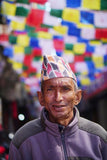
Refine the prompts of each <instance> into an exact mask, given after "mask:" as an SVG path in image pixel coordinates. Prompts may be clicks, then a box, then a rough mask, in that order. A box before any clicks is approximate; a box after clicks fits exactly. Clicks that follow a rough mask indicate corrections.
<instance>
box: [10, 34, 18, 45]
mask: <svg viewBox="0 0 107 160" xmlns="http://www.w3.org/2000/svg"><path fill="white" fill-rule="evenodd" d="M9 42H10V43H11V44H16V42H17V36H14V35H9Z"/></svg>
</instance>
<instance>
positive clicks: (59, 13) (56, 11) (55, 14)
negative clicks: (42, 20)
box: [50, 9, 62, 18]
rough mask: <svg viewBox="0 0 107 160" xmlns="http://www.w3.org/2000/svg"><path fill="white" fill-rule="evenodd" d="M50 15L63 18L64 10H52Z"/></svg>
mask: <svg viewBox="0 0 107 160" xmlns="http://www.w3.org/2000/svg"><path fill="white" fill-rule="evenodd" d="M50 15H52V16H55V17H60V18H61V17H62V10H60V9H51V11H50Z"/></svg>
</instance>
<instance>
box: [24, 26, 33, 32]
mask: <svg viewBox="0 0 107 160" xmlns="http://www.w3.org/2000/svg"><path fill="white" fill-rule="evenodd" d="M25 30H26V31H35V27H31V26H28V25H25Z"/></svg>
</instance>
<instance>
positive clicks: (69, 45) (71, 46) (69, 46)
mask: <svg viewBox="0 0 107 160" xmlns="http://www.w3.org/2000/svg"><path fill="white" fill-rule="evenodd" d="M65 49H66V50H73V44H70V43H66V44H65Z"/></svg>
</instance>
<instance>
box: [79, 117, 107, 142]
mask: <svg viewBox="0 0 107 160" xmlns="http://www.w3.org/2000/svg"><path fill="white" fill-rule="evenodd" d="M78 126H79V129H81V130H84V131H86V132H88V133H91V134H94V135H96V136H99V137H100V138H102V139H103V140H104V141H105V142H107V131H106V130H105V129H104V128H103V127H102V126H100V125H99V124H97V123H95V122H92V121H90V120H87V119H85V118H82V117H79V123H78Z"/></svg>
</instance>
